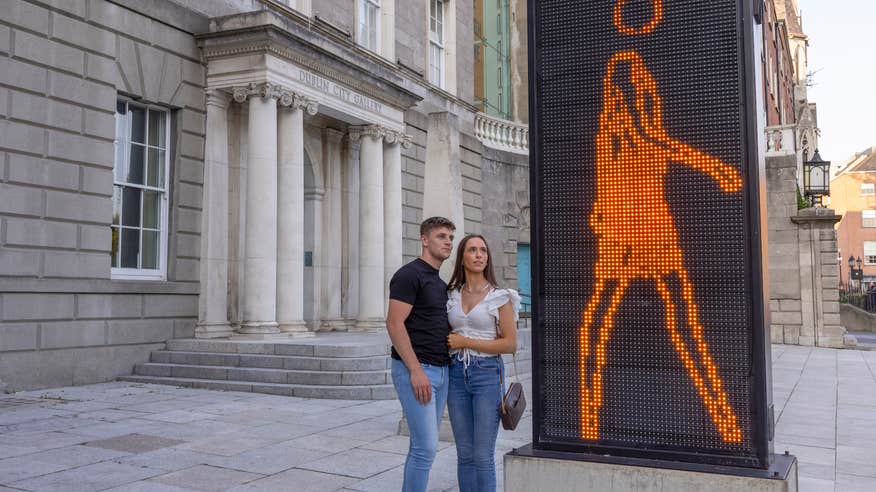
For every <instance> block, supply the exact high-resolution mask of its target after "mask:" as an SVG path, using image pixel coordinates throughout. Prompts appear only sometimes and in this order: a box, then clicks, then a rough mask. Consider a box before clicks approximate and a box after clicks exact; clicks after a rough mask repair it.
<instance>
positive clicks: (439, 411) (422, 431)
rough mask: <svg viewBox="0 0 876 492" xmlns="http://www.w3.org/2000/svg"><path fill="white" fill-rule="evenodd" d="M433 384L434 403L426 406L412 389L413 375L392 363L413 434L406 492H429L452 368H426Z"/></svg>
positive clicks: (406, 473) (424, 368) (394, 383)
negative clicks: (449, 369) (449, 371)
mask: <svg viewBox="0 0 876 492" xmlns="http://www.w3.org/2000/svg"><path fill="white" fill-rule="evenodd" d="M422 366H423V371H424V372H425V373H426V376H427V377H428V378H429V382H430V383H432V399H431V400H430V401H429V403H427V404H425V405H423V404H422V403H420V402H419V401H417V397H416V396H415V395H414V388H413V387H412V386H411V372H410V371H408V367H407V366H406V365H405V363H404V362H402V361H400V360H398V359H392V384H393V385H394V386H395V391H396V393H398V399H399V401H400V402H401V406H402V411H404V414H405V419H407V421H408V429H410V431H411V444H410V447H408V457H407V459H406V460H405V480H404V485H403V487H402V490H404V492H420V491H425V490H426V485H427V484H428V483H429V471H430V470H431V469H432V462H433V461H435V453H436V452H437V451H438V425H439V424H440V423H441V417H442V416H443V415H444V405H445V404H446V403H447V386H448V366H433V365H430V364H422Z"/></svg>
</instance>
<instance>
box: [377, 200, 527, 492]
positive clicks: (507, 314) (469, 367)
mask: <svg viewBox="0 0 876 492" xmlns="http://www.w3.org/2000/svg"><path fill="white" fill-rule="evenodd" d="M455 230H456V226H454V225H453V222H451V221H450V220H448V219H445V218H443V217H431V218H429V219H426V220H425V221H423V223H422V224H420V241H421V243H422V248H423V249H422V254H421V255H420V257H419V258H417V259H416V260H414V261H412V262H410V263H408V264H407V265H405V266H403V267H402V268H400V269H399V270H398V272H396V273H395V275H394V276H393V278H392V281H391V282H390V286H389V311H388V313H387V316H386V326H387V329H388V331H389V336H390V338H391V340H392V359H393V360H392V381H393V385H394V386H395V389H396V392H397V393H398V398H399V401H400V402H401V406H402V410H403V411H404V415H405V418H406V419H407V422H408V427H409V428H410V434H411V440H410V447H409V448H408V456H407V460H406V461H405V470H404V486H403V488H404V491H405V492H408V491H425V490H426V485H427V483H428V481H429V471H430V469H431V468H432V462H433V461H434V459H435V453H436V452H437V450H438V426H439V424H440V422H441V417H442V415H443V414H444V405H445V403H446V404H447V407H448V412H449V414H450V424H451V427H452V428H453V437H454V439H455V441H456V455H457V479H458V481H459V488H460V491H461V492H465V491H494V490H495V489H496V467H495V463H494V460H493V455H494V454H495V447H496V436H497V435H498V432H499V405H500V404H501V400H502V395H503V394H504V388H503V382H504V377H503V376H504V365H503V363H502V359H501V355H500V354H504V353H513V352H514V351H515V350H516V349H517V327H516V321H517V312H518V310H519V307H520V296H518V294H517V292H515V291H513V290H511V289H500V288H499V286H498V284H497V283H496V277H495V275H494V273H493V264H492V259H491V257H490V249H489V247H488V246H487V242H486V240H485V239H484V237H483V236H480V235H468V236H466V237H465V238H463V239H462V240H461V241H460V243H459V248H458V250H457V254H456V265H455V266H454V270H453V275H452V276H451V278H450V284H449V285H448V284H446V283H445V282H444V281H443V280H442V279H441V278H440V277H439V276H438V270H439V268H440V267H441V263H443V262H444V260H446V259H447V258H449V257H450V254H451V252H452V250H453V233H454V231H455Z"/></svg>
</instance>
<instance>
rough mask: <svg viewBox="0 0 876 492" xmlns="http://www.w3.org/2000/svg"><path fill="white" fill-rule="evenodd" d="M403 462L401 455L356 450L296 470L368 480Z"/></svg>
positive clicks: (301, 466) (403, 458)
mask: <svg viewBox="0 0 876 492" xmlns="http://www.w3.org/2000/svg"><path fill="white" fill-rule="evenodd" d="M404 462H405V457H404V456H402V455H398V454H395V453H384V452H382V451H371V450H367V449H359V448H357V449H351V450H349V451H344V452H342V453H338V454H333V455H331V456H328V457H326V458H324V459H321V460H317V461H313V462H311V463H307V464H304V465H300V466H298V468H303V469H306V470H314V471H319V472H324V473H332V474H335V475H345V476H348V477H356V478H368V477H371V476H373V475H377V474H378V473H381V472H384V471H386V470H389V469H391V468H395V467H397V466H399V465H400V464H403V463H404Z"/></svg>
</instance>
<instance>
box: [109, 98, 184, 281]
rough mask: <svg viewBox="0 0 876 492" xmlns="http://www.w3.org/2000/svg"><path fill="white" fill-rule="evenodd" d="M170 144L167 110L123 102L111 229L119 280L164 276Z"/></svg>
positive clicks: (120, 103) (119, 112) (119, 108)
mask: <svg viewBox="0 0 876 492" xmlns="http://www.w3.org/2000/svg"><path fill="white" fill-rule="evenodd" d="M169 140H170V125H169V118H168V113H167V111H166V110H164V109H161V108H157V107H153V106H145V105H140V104H135V103H133V102H130V101H125V100H119V101H118V103H117V104H116V140H115V163H114V165H113V185H114V186H113V222H112V226H111V227H112V276H113V278H132V279H153V280H161V279H163V278H164V274H165V263H166V261H165V258H164V255H165V251H166V249H167V246H166V245H167V195H168V194H167V174H168V173H167V159H168V149H167V144H168V142H169Z"/></svg>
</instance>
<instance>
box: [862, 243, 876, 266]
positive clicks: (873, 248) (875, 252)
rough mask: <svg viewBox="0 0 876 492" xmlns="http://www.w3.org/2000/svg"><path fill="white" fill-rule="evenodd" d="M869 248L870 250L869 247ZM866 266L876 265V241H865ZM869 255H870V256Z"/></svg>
mask: <svg viewBox="0 0 876 492" xmlns="http://www.w3.org/2000/svg"><path fill="white" fill-rule="evenodd" d="M867 246H869V248H868V247H867ZM863 250H864V258H863V259H864V264H865V265H876V241H864V245H863ZM867 253H870V254H869V255H868V254H867Z"/></svg>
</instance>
